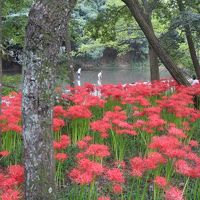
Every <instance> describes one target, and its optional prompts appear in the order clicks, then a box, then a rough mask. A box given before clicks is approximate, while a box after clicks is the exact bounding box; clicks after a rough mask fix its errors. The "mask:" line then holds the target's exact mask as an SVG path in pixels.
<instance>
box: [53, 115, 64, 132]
mask: <svg viewBox="0 0 200 200" xmlns="http://www.w3.org/2000/svg"><path fill="white" fill-rule="evenodd" d="M64 126H65V122H64V120H63V119H59V118H54V119H53V130H54V131H59V130H60V129H61V128H62V127H64Z"/></svg>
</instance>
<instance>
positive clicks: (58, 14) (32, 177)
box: [22, 0, 70, 200]
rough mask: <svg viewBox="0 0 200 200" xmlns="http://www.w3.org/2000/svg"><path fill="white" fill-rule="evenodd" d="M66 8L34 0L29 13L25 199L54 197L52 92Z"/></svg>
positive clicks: (64, 4) (62, 2) (61, 0)
mask: <svg viewBox="0 0 200 200" xmlns="http://www.w3.org/2000/svg"><path fill="white" fill-rule="evenodd" d="M69 11H70V10H69V7H68V0H59V1H58V0H36V1H35V3H34V4H33V6H32V8H31V10H30V13H29V19H28V25H27V28H26V35H25V47H24V79H23V98H22V114H23V140H24V161H25V177H26V181H25V182H26V183H25V198H26V199H28V200H36V199H40V200H47V199H48V200H54V199H56V197H55V196H56V195H55V177H54V175H55V173H54V172H55V165H54V152H53V147H52V115H53V113H52V106H53V102H54V101H53V99H54V97H53V91H54V86H55V71H56V70H55V69H56V67H57V64H58V62H59V52H60V47H61V45H62V41H64V40H65V33H66V26H65V25H66V20H67V18H68V14H69Z"/></svg>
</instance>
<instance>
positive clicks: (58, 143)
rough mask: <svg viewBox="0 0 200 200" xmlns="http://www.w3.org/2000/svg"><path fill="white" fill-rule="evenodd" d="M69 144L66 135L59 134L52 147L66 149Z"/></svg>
mask: <svg viewBox="0 0 200 200" xmlns="http://www.w3.org/2000/svg"><path fill="white" fill-rule="evenodd" d="M69 144H70V138H69V136H68V135H61V136H60V140H59V141H53V147H54V149H66V148H67V147H68V146H69Z"/></svg>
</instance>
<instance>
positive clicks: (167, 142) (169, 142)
mask: <svg viewBox="0 0 200 200" xmlns="http://www.w3.org/2000/svg"><path fill="white" fill-rule="evenodd" d="M180 146H181V142H180V141H179V140H178V139H177V138H175V137H171V136H165V135H163V136H154V137H153V138H152V141H151V143H150V144H149V148H151V149H159V150H160V151H163V152H165V151H166V150H167V149H178V148H179V147H180Z"/></svg>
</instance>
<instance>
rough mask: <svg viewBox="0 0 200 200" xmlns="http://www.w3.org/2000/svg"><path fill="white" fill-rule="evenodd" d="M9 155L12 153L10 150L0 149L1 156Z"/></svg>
mask: <svg viewBox="0 0 200 200" xmlns="http://www.w3.org/2000/svg"><path fill="white" fill-rule="evenodd" d="M8 155H10V152H9V151H0V156H2V157H6V156H8Z"/></svg>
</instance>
